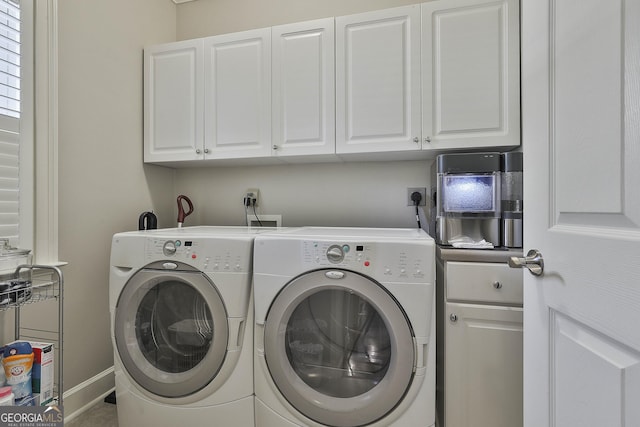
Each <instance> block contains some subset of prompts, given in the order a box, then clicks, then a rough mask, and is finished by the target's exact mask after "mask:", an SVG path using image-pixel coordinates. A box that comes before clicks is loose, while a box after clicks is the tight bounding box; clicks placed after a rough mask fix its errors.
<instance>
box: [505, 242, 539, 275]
mask: <svg viewBox="0 0 640 427" xmlns="http://www.w3.org/2000/svg"><path fill="white" fill-rule="evenodd" d="M509 267H511V268H523V267H526V268H528V269H529V271H530V272H531V274H533V275H534V276H542V273H543V272H544V260H543V259H542V254H541V253H540V251H538V250H537V249H531V250H530V251H529V252H527V256H526V257H524V258H518V257H515V256H512V257H511V258H509Z"/></svg>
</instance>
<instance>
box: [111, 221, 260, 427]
mask: <svg viewBox="0 0 640 427" xmlns="http://www.w3.org/2000/svg"><path fill="white" fill-rule="evenodd" d="M257 232H258V231H256V230H255V229H253V230H251V229H249V228H244V227H185V228H175V229H163V230H147V231H136V232H126V233H119V234H116V235H114V236H113V241H112V247H111V270H110V292H109V307H110V313H111V337H112V341H113V346H114V366H115V382H116V400H117V408H118V423H119V426H120V427H128V426H132V427H134V426H135V427H140V426H154V427H157V426H172V427H173V426H196V425H207V424H210V425H213V424H215V425H221V426H235V427H253V426H254V402H253V400H254V398H253V328H252V326H253V304H252V303H253V301H252V288H251V281H252V271H251V270H252V254H253V241H254V237H255V235H256V234H257Z"/></svg>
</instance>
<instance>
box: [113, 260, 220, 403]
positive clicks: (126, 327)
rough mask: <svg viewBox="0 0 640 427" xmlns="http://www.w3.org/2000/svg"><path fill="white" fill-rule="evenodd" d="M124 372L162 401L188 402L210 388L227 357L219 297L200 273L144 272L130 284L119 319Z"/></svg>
mask: <svg viewBox="0 0 640 427" xmlns="http://www.w3.org/2000/svg"><path fill="white" fill-rule="evenodd" d="M114 329H115V340H116V347H117V351H118V355H119V356H120V359H121V360H122V363H123V365H124V368H125V369H126V371H127V372H128V373H129V375H130V376H131V377H132V378H133V380H134V381H135V382H136V383H137V384H139V385H140V386H141V387H143V388H144V389H146V390H147V391H149V392H150V393H153V394H155V395H158V396H163V397H184V396H189V395H191V394H193V393H195V392H197V391H198V390H201V389H202V388H204V387H205V386H206V385H207V384H209V383H210V382H211V381H212V380H213V378H215V376H216V374H217V373H218V371H219V370H220V367H221V366H222V363H223V362H224V358H225V355H226V351H227V341H228V334H229V331H228V322H227V315H226V310H225V307H224V304H223V301H222V299H221V297H220V294H219V293H218V291H217V290H216V288H215V286H214V285H213V283H211V281H209V280H208V279H207V277H206V276H204V275H203V274H202V273H200V272H197V271H196V272H184V271H171V272H169V271H158V270H151V269H143V270H141V271H140V272H138V273H136V274H135V275H134V276H132V277H131V279H129V281H128V282H127V284H126V285H125V287H124V289H123V291H122V293H121V294H120V297H119V299H118V305H117V306H116V313H115V328H114Z"/></svg>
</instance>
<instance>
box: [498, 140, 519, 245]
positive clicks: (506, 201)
mask: <svg viewBox="0 0 640 427" xmlns="http://www.w3.org/2000/svg"><path fill="white" fill-rule="evenodd" d="M501 194H502V202H501V205H502V246H506V247H508V248H521V247H522V209H523V199H522V196H523V188H522V153H521V152H513V153H504V154H503V155H502V188H501Z"/></svg>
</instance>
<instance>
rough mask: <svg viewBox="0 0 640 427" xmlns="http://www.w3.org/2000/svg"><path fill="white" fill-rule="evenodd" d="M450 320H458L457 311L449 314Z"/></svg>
mask: <svg viewBox="0 0 640 427" xmlns="http://www.w3.org/2000/svg"><path fill="white" fill-rule="evenodd" d="M449 320H451V321H452V322H457V321H458V315H457V314H455V313H451V314H450V315H449Z"/></svg>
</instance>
